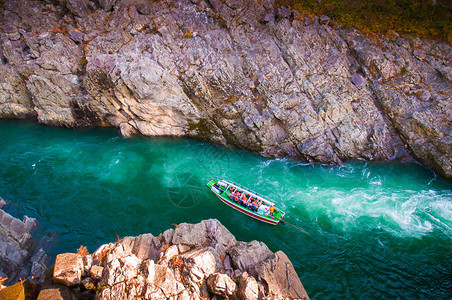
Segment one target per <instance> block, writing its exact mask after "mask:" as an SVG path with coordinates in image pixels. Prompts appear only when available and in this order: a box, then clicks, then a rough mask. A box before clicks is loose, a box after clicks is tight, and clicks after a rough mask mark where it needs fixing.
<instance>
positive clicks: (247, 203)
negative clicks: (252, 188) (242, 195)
mask: <svg viewBox="0 0 452 300" xmlns="http://www.w3.org/2000/svg"><path fill="white" fill-rule="evenodd" d="M247 196H250V195H247ZM252 205H253V198H251V196H250V197H249V198H248V200H247V201H246V208H248V209H251V207H252Z"/></svg>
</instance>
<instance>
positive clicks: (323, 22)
mask: <svg viewBox="0 0 452 300" xmlns="http://www.w3.org/2000/svg"><path fill="white" fill-rule="evenodd" d="M330 20H331V19H330V17H328V16H325V15H321V16H320V19H319V23H320V24H321V25H328V23H330Z"/></svg>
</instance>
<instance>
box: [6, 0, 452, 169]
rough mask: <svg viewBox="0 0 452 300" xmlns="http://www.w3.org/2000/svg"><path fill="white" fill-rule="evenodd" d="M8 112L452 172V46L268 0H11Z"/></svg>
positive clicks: (330, 159)
mask: <svg viewBox="0 0 452 300" xmlns="http://www.w3.org/2000/svg"><path fill="white" fill-rule="evenodd" d="M0 61H1V63H0V118H36V119H37V120H38V121H39V122H41V123H44V124H49V125H58V126H67V127H78V126H113V127H117V128H119V130H120V132H121V133H122V134H123V135H125V136H130V135H132V134H136V133H140V134H143V135H148V136H164V135H170V136H190V137H200V138H203V139H206V140H208V141H210V142H213V143H217V144H223V145H224V144H232V145H236V146H239V147H242V148H245V149H249V150H252V151H257V152H259V153H262V154H263V155H267V156H272V157H292V158H295V159H301V160H305V161H308V162H320V163H328V164H331V163H332V164H340V163H341V162H343V161H346V160H350V159H364V160H379V161H381V160H403V159H413V158H414V159H417V160H419V161H420V162H422V163H423V164H425V165H426V166H428V167H431V168H433V169H435V170H436V171H437V172H439V173H440V174H442V175H444V176H446V177H452V155H451V154H452V122H451V116H452V102H451V101H450V95H451V92H452V86H451V82H452V81H451V80H452V75H451V74H452V63H451V62H452V49H451V47H450V45H448V44H447V43H444V42H440V41H430V40H421V39H419V38H415V37H401V36H399V35H398V34H397V33H396V32H389V33H388V34H387V35H386V36H377V35H374V34H363V33H362V32H359V31H357V30H354V29H350V28H341V27H340V26H339V25H337V24H335V23H334V22H332V21H331V20H329V18H328V17H326V16H321V17H315V18H308V17H305V16H303V15H302V14H300V13H299V12H297V11H293V10H290V9H287V8H284V7H276V6H275V4H274V2H273V1H271V0H264V1H257V0H251V1H244V0H236V1H232V2H231V1H223V0H201V1H190V0H182V1H176V2H174V1H143V2H139V1H138V2H136V1H129V0H126V1H115V0H97V1H96V0H95V1H88V0H69V1H63V0H60V1H11V0H8V1H5V2H2V7H1V9H0Z"/></svg>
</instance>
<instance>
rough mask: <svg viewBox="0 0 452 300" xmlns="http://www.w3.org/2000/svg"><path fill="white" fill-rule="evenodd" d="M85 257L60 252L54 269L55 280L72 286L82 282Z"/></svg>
mask: <svg viewBox="0 0 452 300" xmlns="http://www.w3.org/2000/svg"><path fill="white" fill-rule="evenodd" d="M83 269H84V268H83V258H82V256H81V255H79V254H74V253H64V254H58V255H57V257H56V260H55V267H54V269H53V281H54V282H57V283H62V284H64V285H66V286H72V285H76V284H79V283H80V282H81V277H82V274H83Z"/></svg>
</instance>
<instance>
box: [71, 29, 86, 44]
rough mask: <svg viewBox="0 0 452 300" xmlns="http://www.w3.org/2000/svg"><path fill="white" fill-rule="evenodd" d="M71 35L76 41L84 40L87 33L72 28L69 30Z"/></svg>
mask: <svg viewBox="0 0 452 300" xmlns="http://www.w3.org/2000/svg"><path fill="white" fill-rule="evenodd" d="M69 35H70V37H71V39H72V40H73V41H74V42H76V43H81V42H83V40H84V38H85V34H84V33H83V32H80V31H77V30H71V31H70V32H69Z"/></svg>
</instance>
